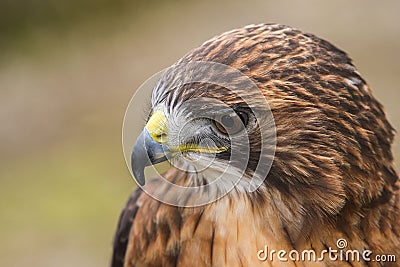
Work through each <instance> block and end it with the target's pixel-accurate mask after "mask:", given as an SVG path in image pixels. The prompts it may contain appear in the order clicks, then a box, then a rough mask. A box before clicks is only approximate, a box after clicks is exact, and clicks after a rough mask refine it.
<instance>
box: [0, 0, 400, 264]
mask: <svg viewBox="0 0 400 267" xmlns="http://www.w3.org/2000/svg"><path fill="white" fill-rule="evenodd" d="M399 11H400V1H398V0H392V1H390V0H384V1H373V0H368V1H349V0H335V1H320V0H310V1H287V0H284V1H277V0H276V1H266V0H251V1H228V0H221V1H211V0H205V1H183V0H181V1H179V0H175V1H172V0H171V1H168V0H164V1H155V0H153V1H142V2H139V1H128V0H114V1H111V0H81V1H75V0H74V1H71V0H69V1H68V0H0V125H1V128H0V138H1V139H0V140H1V142H0V151H1V154H0V266H9V267H14V266H18V267H19V266H40V267H53V266H58V267H63V266H69V267H70V266H75V267H80V266H82V267H83V266H84V267H91V266H96V267H98V266H107V265H108V262H109V258H110V253H111V242H112V237H113V233H114V230H115V227H116V223H117V219H118V216H119V212H120V210H121V209H122V208H123V206H124V204H125V201H126V199H127V197H128V195H129V193H130V192H131V190H132V189H133V188H134V187H135V183H134V182H133V180H132V179H131V177H130V175H129V172H128V170H127V168H126V166H125V162H124V158H123V154H122V146H121V127H122V120H123V116H124V111H125V108H126V106H127V104H128V102H129V100H130V98H131V96H132V94H133V93H134V91H135V90H136V88H138V86H139V85H140V84H141V83H142V82H143V81H145V79H146V78H148V77H150V76H151V75H152V74H154V73H155V72H157V71H159V70H161V69H163V68H165V67H167V66H169V65H171V64H172V63H174V62H175V61H176V60H178V59H179V58H180V57H181V56H182V55H184V54H185V53H186V52H187V51H189V50H190V49H192V48H194V47H196V46H198V45H200V44H201V43H202V42H203V41H205V40H207V39H209V38H210V37H212V36H214V35H216V34H218V33H221V32H223V31H226V30H230V29H232V28H235V27H239V26H243V25H246V24H251V23H260V22H278V23H281V24H287V25H291V26H294V27H297V28H300V29H303V30H305V31H308V32H312V33H315V34H317V35H319V36H320V37H323V38H325V39H327V40H329V41H331V42H332V43H334V44H335V45H337V46H338V47H340V48H342V49H344V50H345V51H347V52H348V53H349V54H350V55H351V57H352V58H353V59H354V62H355V64H356V66H357V67H358V69H359V70H360V72H361V73H362V75H363V77H364V78H365V79H366V80H367V81H368V82H369V83H370V84H371V86H372V88H373V90H374V92H375V95H376V97H377V98H378V99H379V100H380V101H381V102H382V103H383V104H384V105H385V107H386V110H387V113H388V116H389V118H390V120H391V122H392V124H393V125H394V126H395V128H397V129H400V109H399V106H398V105H399V100H400V90H399V88H398V83H397V81H398V78H399V74H400V73H399V70H400V55H399V49H400V16H399V15H398V14H399ZM394 151H395V155H396V162H397V166H399V160H400V153H399V151H400V146H399V139H398V138H397V139H396V145H395V148H394Z"/></svg>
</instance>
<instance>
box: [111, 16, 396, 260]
mask: <svg viewBox="0 0 400 267" xmlns="http://www.w3.org/2000/svg"><path fill="white" fill-rule="evenodd" d="M195 63H199V64H200V65H198V66H197V67H195V68H193V64H195ZM203 63H204V64H205V66H206V67H202V66H203V65H201V64H203ZM207 64H211V65H210V67H208V65H207ZM214 64H217V66H225V67H223V68H221V69H218V67H214V66H215V65H214ZM181 66H183V67H181ZM188 66H189V67H188ZM235 71H237V72H239V73H241V74H242V76H237V75H236V74H235V73H236V72H235ZM197 72H198V73H199V74H198V73H197ZM196 75H197V76H196ZM188 77H190V79H192V78H193V79H192V82H185V79H188ZM210 77H211V78H212V79H213V80H216V81H217V82H215V83H212V82H209V80H210V79H209V78H210ZM190 79H189V80H190ZM182 81H183V82H182ZM230 86H231V87H233V88H234V89H230V88H229V87H230ZM252 86H253V87H254V86H255V87H256V88H257V90H258V91H257V92H256V91H255V90H253V89H254V88H253V89H251V88H250V87H252ZM151 109H152V111H151V116H149V119H148V121H147V124H146V126H145V128H144V130H143V132H142V134H141V135H140V136H139V138H138V139H137V141H136V144H135V146H134V148H133V151H132V171H133V174H134V175H135V178H136V180H137V181H138V183H139V184H140V185H141V188H138V189H136V190H135V191H134V192H133V194H132V195H131V197H130V198H129V200H128V202H127V204H126V207H125V209H124V210H123V211H122V214H121V216H120V220H119V224H118V229H117V231H116V234H115V239H114V244H113V256H112V261H111V266H112V267H133V266H136V267H139V266H398V264H399V263H396V262H395V261H394V260H393V259H394V258H393V257H396V258H397V260H398V261H400V254H399V251H400V223H399V222H400V193H399V192H400V189H399V186H400V181H399V176H398V175H397V174H396V172H395V171H394V167H393V155H392V152H391V145H392V142H393V138H394V132H395V131H394V129H393V128H392V126H391V125H390V123H389V122H388V120H387V118H386V115H385V112H384V110H383V106H382V105H381V104H380V103H379V102H378V101H377V100H376V99H375V98H374V97H373V95H372V93H371V89H370V87H369V86H368V84H367V83H366V82H365V80H364V79H363V78H362V77H361V75H360V73H359V72H358V71H357V70H356V68H355V67H354V65H353V64H352V61H351V59H350V58H349V57H348V56H347V55H346V53H345V52H343V51H341V50H340V49H338V48H336V47H335V46H333V45H332V44H330V43H329V42H327V41H325V40H322V39H320V38H318V37H316V36H314V35H312V34H308V33H303V32H302V31H300V30H297V29H293V28H291V27H288V26H283V25H277V24H261V25H249V26H246V27H243V28H239V29H235V30H232V31H229V32H226V33H223V34H221V35H219V36H217V37H214V38H212V39H211V40H209V41H207V42H205V43H204V44H202V45H201V46H200V47H198V48H196V49H194V50H192V51H191V52H189V53H188V54H186V55H185V56H184V57H183V58H182V59H180V60H179V61H178V62H177V63H176V64H175V65H174V67H173V68H172V69H170V70H169V71H167V72H165V73H164V74H163V75H162V76H161V78H160V80H159V81H158V83H157V86H156V87H155V88H154V90H153V94H152V107H151ZM243 135H244V136H246V138H242V137H241V136H243ZM262 140H264V141H265V142H262ZM262 143H263V144H262ZM234 155H236V158H233V157H234ZM166 160H168V161H170V162H171V166H170V168H169V169H168V170H167V171H166V172H165V173H164V174H162V176H161V178H162V179H155V180H149V179H147V178H146V180H145V177H144V171H143V170H144V168H145V167H146V166H151V165H153V164H156V163H159V162H163V161H166ZM260 162H261V163H260ZM206 163H207V164H206ZM208 163H209V164H208ZM217 178H218V179H217ZM165 181H166V182H165ZM254 181H255V182H254ZM252 184H253V185H256V186H253V187H251V185H252ZM207 186H208V187H207ZM178 187H180V188H183V191H185V190H189V191H188V192H190V193H187V194H184V193H182V192H181V191H179V190H181V189H179V188H178ZM176 188H178V189H176ZM191 189H194V190H191ZM190 190H191V191H190ZM185 192H186V191H185ZM181 193H182V194H181ZM208 200H209V201H208ZM177 202H179V203H178V205H175V204H176V203H177ZM339 241H341V242H345V245H342V244H340V246H339ZM339 248H340V249H343V250H342V252H344V253H345V252H346V251H359V252H361V253H363V252H365V251H367V254H368V255H367V256H368V257H362V258H359V259H358V260H356V259H354V258H353V259H348V258H345V259H343V257H342V258H337V257H336V258H334V257H333V258H332V257H328V253H327V252H326V253H325V255H324V250H325V251H328V249H336V250H337V251H339ZM272 250H274V251H275V255H274V254H273V253H272V254H271V251H272ZM310 250H312V251H314V252H315V253H316V255H317V256H318V258H317V259H315V258H314V259H308V260H307V259H301V258H300V259H299V258H295V259H293V258H292V257H294V256H296V255H297V256H299V255H298V254H296V253H291V255H289V252H293V251H297V252H299V254H300V256H301V254H302V252H304V251H308V252H309V251H310ZM279 251H284V252H279ZM278 252H279V253H280V256H282V257H279V258H278V257H277V255H278V254H277V253H278ZM377 255H378V256H379V255H383V256H385V257H386V262H384V261H379V260H378V258H376V256H377ZM274 256H275V257H274ZM324 256H325V257H324ZM336 256H337V255H336ZM342 256H343V255H342ZM364 256H365V255H364ZM388 256H392V258H391V259H392V260H391V261H389V260H388ZM282 258H285V259H286V260H282Z"/></svg>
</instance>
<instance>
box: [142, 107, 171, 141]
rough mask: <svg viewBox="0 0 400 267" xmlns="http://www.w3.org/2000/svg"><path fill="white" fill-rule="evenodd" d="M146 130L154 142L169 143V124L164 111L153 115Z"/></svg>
mask: <svg viewBox="0 0 400 267" xmlns="http://www.w3.org/2000/svg"><path fill="white" fill-rule="evenodd" d="M146 129H147V131H149V133H150V135H151V138H153V140H154V141H156V142H158V143H166V142H167V133H168V123H167V118H166V117H165V115H164V112H163V111H162V110H157V111H156V112H154V113H153V115H152V116H151V117H150V119H149V121H148V122H147V124H146Z"/></svg>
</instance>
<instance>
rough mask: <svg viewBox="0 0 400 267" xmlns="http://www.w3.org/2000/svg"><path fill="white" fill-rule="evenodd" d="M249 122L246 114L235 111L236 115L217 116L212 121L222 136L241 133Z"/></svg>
mask: <svg viewBox="0 0 400 267" xmlns="http://www.w3.org/2000/svg"><path fill="white" fill-rule="evenodd" d="M248 121H249V116H248V115H247V113H245V112H242V111H236V113H229V114H223V115H218V116H216V117H215V119H214V125H215V128H217V130H218V131H220V132H221V133H223V134H226V135H228V134H236V133H238V132H240V131H242V130H243V129H244V128H245V127H246V125H247V123H248Z"/></svg>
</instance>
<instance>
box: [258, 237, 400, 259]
mask: <svg viewBox="0 0 400 267" xmlns="http://www.w3.org/2000/svg"><path fill="white" fill-rule="evenodd" d="M347 247H348V243H347V240H346V239H344V238H340V239H338V240H337V242H336V248H332V247H328V248H327V249H324V250H322V251H320V252H317V251H315V250H313V249H306V250H295V249H293V250H290V251H287V250H283V249H281V250H274V249H270V248H269V247H268V245H265V246H264V248H263V249H260V250H259V251H258V252H257V258H258V260H260V261H262V262H264V261H270V262H273V261H279V262H288V261H293V262H325V261H344V262H396V255H384V254H374V253H373V251H371V250H368V249H365V250H361V251H360V250H353V249H346V248H347Z"/></svg>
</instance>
